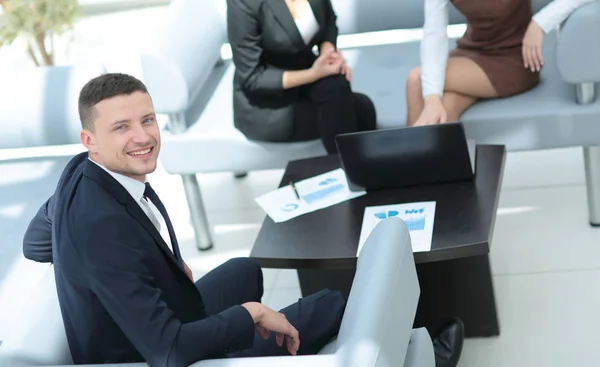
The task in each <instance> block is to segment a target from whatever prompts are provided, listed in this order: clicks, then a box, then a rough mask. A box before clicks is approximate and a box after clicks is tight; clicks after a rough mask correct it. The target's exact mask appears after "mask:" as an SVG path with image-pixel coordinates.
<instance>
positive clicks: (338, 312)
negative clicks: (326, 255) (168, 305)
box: [196, 258, 346, 357]
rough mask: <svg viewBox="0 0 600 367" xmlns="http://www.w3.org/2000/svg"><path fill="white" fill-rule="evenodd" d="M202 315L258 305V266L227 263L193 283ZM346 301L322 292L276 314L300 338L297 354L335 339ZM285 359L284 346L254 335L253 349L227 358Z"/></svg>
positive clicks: (260, 285)
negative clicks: (201, 306)
mask: <svg viewBox="0 0 600 367" xmlns="http://www.w3.org/2000/svg"><path fill="white" fill-rule="evenodd" d="M196 288H197V289H198V291H200V294H201V295H202V299H203V301H204V305H205V307H206V311H207V313H208V314H209V315H214V314H217V313H219V312H221V311H223V310H225V309H227V308H229V307H232V306H235V305H240V304H242V303H245V302H260V301H261V298H262V296H263V275H262V270H261V268H260V265H258V263H257V262H256V261H254V260H252V259H249V258H236V259H231V260H229V261H227V262H226V263H224V264H222V265H220V266H218V267H217V268H215V269H213V270H212V271H210V272H209V273H208V274H206V275H204V276H203V277H202V278H200V279H199V280H198V281H197V282H196ZM345 307H346V299H345V298H344V297H343V296H342V294H341V293H340V292H338V291H330V290H322V291H320V292H317V293H314V294H311V295H310V296H307V297H304V298H301V299H299V300H298V301H297V302H296V303H294V304H292V305H290V306H288V307H286V308H284V309H283V310H280V312H281V313H283V314H284V315H285V316H286V318H287V319H288V321H289V322H290V323H291V324H292V325H293V326H294V327H295V328H296V329H297V330H298V333H299V334H300V349H299V350H298V354H299V355H301V354H315V353H317V352H318V351H319V350H321V348H323V347H324V346H325V345H326V344H327V343H328V342H329V341H330V340H331V338H333V337H334V336H335V335H337V333H338V331H339V328H340V325H341V322H342V316H343V314H344V310H345ZM281 355H289V352H288V351H287V348H286V344H285V343H284V344H283V345H282V346H281V347H278V346H277V344H276V343H275V334H274V333H271V337H270V338H269V339H268V340H265V339H263V338H262V337H260V335H259V334H258V333H257V334H255V338H254V347H252V348H250V349H245V350H241V351H237V352H233V353H230V354H229V356H230V357H264V356H281Z"/></svg>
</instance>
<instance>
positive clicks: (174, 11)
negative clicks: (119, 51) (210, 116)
mask: <svg viewBox="0 0 600 367" xmlns="http://www.w3.org/2000/svg"><path fill="white" fill-rule="evenodd" d="M219 6H220V3H219V0H172V1H171V4H170V5H169V7H168V8H167V10H166V12H165V14H164V17H161V23H160V25H159V29H158V31H157V32H154V33H152V38H151V39H150V40H148V42H147V44H146V45H145V47H144V49H145V50H144V51H143V53H142V55H141V67H142V73H143V79H144V82H145V83H146V85H147V87H148V90H149V92H150V95H152V97H153V100H154V107H155V109H156V111H157V112H159V113H174V112H181V111H183V110H185V109H187V108H188V107H189V105H190V104H191V103H192V102H193V101H194V100H195V98H196V96H197V94H198V93H199V92H200V90H201V88H202V86H203V85H204V84H205V83H206V81H207V80H208V78H209V77H210V75H211V73H212V71H213V68H214V66H215V64H216V63H217V62H218V61H219V60H220V59H221V48H222V46H223V45H224V44H225V43H226V42H227V31H226V27H225V22H224V18H223V11H222V10H220V8H219Z"/></svg>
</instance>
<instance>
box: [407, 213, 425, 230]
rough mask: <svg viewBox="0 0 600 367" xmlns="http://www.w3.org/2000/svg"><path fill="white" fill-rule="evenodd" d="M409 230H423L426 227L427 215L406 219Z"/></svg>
mask: <svg viewBox="0 0 600 367" xmlns="http://www.w3.org/2000/svg"><path fill="white" fill-rule="evenodd" d="M404 223H406V226H407V227H408V230H409V231H422V230H424V229H425V216H424V215H423V216H419V217H415V218H411V219H407V220H405V221H404Z"/></svg>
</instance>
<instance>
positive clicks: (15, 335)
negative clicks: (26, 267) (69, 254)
mask: <svg viewBox="0 0 600 367" xmlns="http://www.w3.org/2000/svg"><path fill="white" fill-rule="evenodd" d="M18 317H19V319H18V321H17V322H16V323H15V325H16V326H15V328H14V329H13V330H12V331H11V333H10V335H9V336H8V338H7V339H6V340H4V341H3V342H2V345H0V366H11V367H19V366H48V365H72V364H73V360H72V358H71V354H70V352H69V344H68V342H67V335H66V333H65V327H64V324H63V320H62V315H61V312H60V305H59V303H58V294H57V292H56V283H55V281H54V267H53V266H50V267H49V268H48V270H47V271H46V273H45V274H44V277H43V278H42V280H41V281H40V283H39V284H38V286H37V287H36V288H35V290H34V293H33V294H32V296H31V299H30V300H29V302H27V305H26V306H25V308H24V309H23V310H22V312H21V314H20V315H18Z"/></svg>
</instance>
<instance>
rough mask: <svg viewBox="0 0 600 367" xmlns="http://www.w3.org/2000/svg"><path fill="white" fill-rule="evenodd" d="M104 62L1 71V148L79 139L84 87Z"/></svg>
mask: <svg viewBox="0 0 600 367" xmlns="http://www.w3.org/2000/svg"><path fill="white" fill-rule="evenodd" d="M104 72H105V69H104V67H103V66H102V65H100V64H97V65H85V66H81V65H78V66H54V67H24V68H22V69H21V68H19V69H17V70H0V126H2V134H0V149H5V148H28V147H34V146H45V145H60V144H72V143H78V142H79V132H80V131H81V123H80V122H79V114H78V109H77V101H78V98H79V92H80V91H81V88H82V87H83V86H84V85H85V83H87V82H88V81H89V80H90V79H92V78H94V77H96V76H99V75H100V74H103V73H104Z"/></svg>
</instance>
